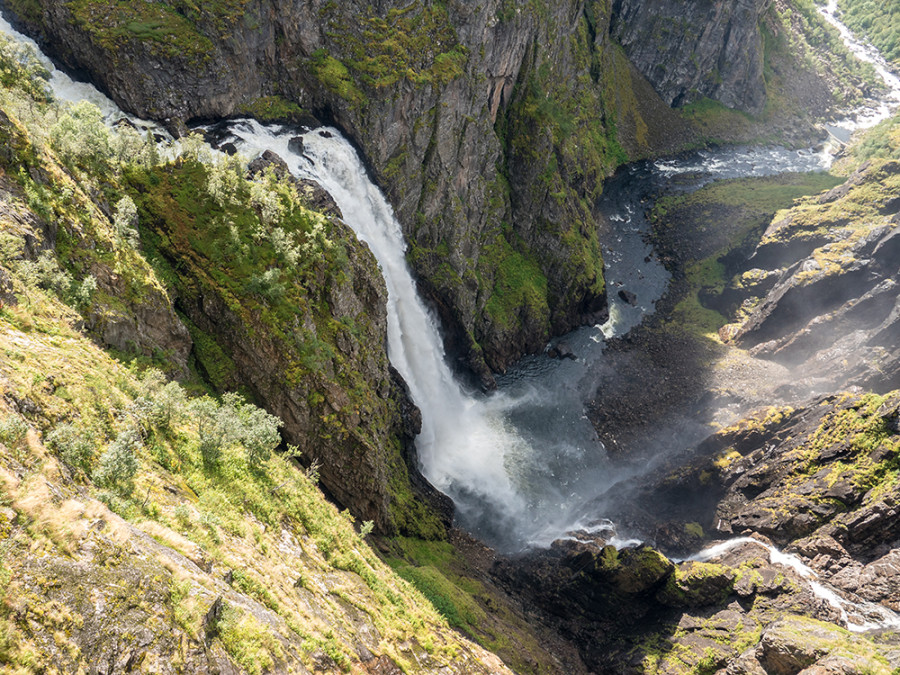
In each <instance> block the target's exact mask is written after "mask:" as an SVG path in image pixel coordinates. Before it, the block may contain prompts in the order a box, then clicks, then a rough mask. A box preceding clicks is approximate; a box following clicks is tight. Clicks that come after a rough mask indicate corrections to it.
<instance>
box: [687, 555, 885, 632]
mask: <svg viewBox="0 0 900 675" xmlns="http://www.w3.org/2000/svg"><path fill="white" fill-rule="evenodd" d="M745 544H755V545H756V546H761V547H762V548H764V549H766V551H767V552H768V554H769V562H770V563H772V564H773V565H782V566H784V567H789V568H790V569H792V570H794V572H796V573H797V574H798V575H799V576H801V577H802V578H803V579H804V580H805V581H806V583H807V584H808V585H809V588H810V590H811V591H812V592H813V594H814V595H815V596H816V597H818V598H821V599H822V600H824V601H826V602H827V603H828V604H830V605H831V606H832V607H834V608H835V609H837V610H838V611H839V612H840V614H841V620H842V621H843V622H844V624H845V625H846V626H847V629H848V630H851V631H854V632H857V633H862V632H865V631H870V630H882V629H891V630H898V629H900V616H898V615H897V614H896V613H895V612H892V611H891V610H889V609H888V608H887V607H884V606H883V605H879V604H876V603H874V602H866V601H860V602H853V601H851V600H847V599H845V598H843V597H841V596H840V595H838V594H837V593H836V592H835V591H834V590H833V589H831V588H829V587H828V586H827V585H825V584H824V583H823V582H821V581H819V580H818V578H819V575H818V574H817V573H816V571H815V570H813V569H811V568H810V567H809V566H807V565H806V564H805V563H804V562H803V561H802V560H801V559H800V558H799V557H798V556H796V555H792V554H790V553H784V552H783V551H779V550H778V549H777V548H775V547H774V546H772V545H771V544H766V543H765V542H762V541H759V540H758V539H753V538H752V537H737V538H735V539H729V540H728V541H724V542H722V543H720V544H716V545H714V546H711V547H709V548H706V549H704V550H702V551H700V552H699V553H696V554H694V555H692V556H690V557H689V558H687V560H693V561H696V562H707V561H709V560H713V559H715V558H718V557H719V556H721V555H723V554H724V553H727V552H728V551H730V550H732V549H735V548H738V547H740V546H743V545H745Z"/></svg>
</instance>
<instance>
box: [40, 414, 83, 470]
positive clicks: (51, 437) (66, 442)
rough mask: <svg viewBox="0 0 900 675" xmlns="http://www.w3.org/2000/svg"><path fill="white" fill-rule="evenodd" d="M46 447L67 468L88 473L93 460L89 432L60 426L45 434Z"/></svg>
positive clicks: (71, 425) (68, 425)
mask: <svg viewBox="0 0 900 675" xmlns="http://www.w3.org/2000/svg"><path fill="white" fill-rule="evenodd" d="M46 441H47V445H48V446H49V447H50V449H51V450H53V451H54V452H55V453H56V454H57V456H58V457H59V458H60V459H61V460H62V461H63V462H65V463H66V464H68V465H69V466H73V467H76V468H79V469H82V470H83V471H88V470H89V469H90V466H91V462H92V461H93V459H94V445H95V444H94V442H93V441H92V440H91V438H90V432H88V431H87V430H85V429H79V428H78V427H76V426H75V425H74V424H61V425H59V426H58V427H56V428H55V429H54V430H53V431H51V432H50V433H49V434H47V438H46Z"/></svg>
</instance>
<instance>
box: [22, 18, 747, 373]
mask: <svg viewBox="0 0 900 675" xmlns="http://www.w3.org/2000/svg"><path fill="white" fill-rule="evenodd" d="M657 4H660V3H657ZM8 6H9V8H10V9H12V10H13V11H14V12H15V13H16V15H17V16H18V17H19V19H20V21H21V22H22V24H23V25H24V26H25V27H26V28H27V29H29V30H30V31H31V32H32V33H34V34H36V35H38V36H42V38H43V40H44V43H45V44H46V45H47V47H48V48H49V49H51V50H52V51H54V52H55V53H56V55H57V56H58V57H59V58H60V59H61V60H62V61H63V62H65V63H67V64H68V65H70V66H71V67H74V68H78V69H80V70H84V71H87V72H88V73H89V74H90V76H91V77H92V78H93V79H94V80H95V81H97V82H98V83H100V84H101V85H102V86H103V88H104V89H106V90H107V91H109V92H110V93H111V95H112V96H113V98H115V99H116V101H117V102H119V103H120V104H121V105H122V106H123V107H125V108H126V109H128V110H130V111H133V112H135V113H137V114H139V115H143V116H147V117H152V118H156V119H166V118H168V119H171V120H192V119H198V118H210V117H223V116H228V115H235V114H241V113H244V112H252V111H255V112H257V113H258V112H259V111H260V110H261V109H264V108H265V103H264V102H266V101H271V100H273V99H271V98H267V97H272V96H273V95H277V96H279V97H283V98H284V99H288V100H290V101H293V102H296V103H298V104H299V105H300V106H302V107H303V108H305V109H307V110H309V111H311V112H314V113H316V114H318V115H319V116H320V117H322V118H324V119H327V120H329V121H332V122H335V123H336V124H338V125H339V126H341V127H342V128H343V129H344V130H346V131H347V132H348V134H349V135H350V136H351V137H352V138H353V139H354V140H355V141H356V142H357V143H358V144H359V146H360V147H361V148H362V150H363V152H364V154H365V156H366V157H367V159H368V160H369V162H370V167H371V169H372V171H373V173H374V175H375V177H376V179H377V180H378V182H379V183H380V184H381V185H382V186H383V187H384V188H385V190H386V192H387V193H388V196H389V198H390V200H391V202H392V204H393V205H394V207H395V209H396V211H397V214H398V216H399V218H400V220H401V222H402V224H403V226H404V231H405V233H406V237H407V240H408V241H409V243H410V253H409V260H410V262H411V264H412V265H413V267H414V268H415V271H416V272H417V275H418V277H419V279H420V282H421V286H422V289H423V291H425V293H426V295H427V296H428V297H429V298H430V300H431V301H432V302H433V303H434V305H435V307H436V308H437V310H438V311H439V313H440V314H441V317H442V319H443V320H444V324H445V328H446V329H447V335H448V345H449V346H450V347H451V348H452V351H453V352H454V353H455V354H457V355H460V356H462V357H464V358H465V360H466V362H467V363H468V364H469V365H470V366H471V367H472V368H473V369H474V370H475V372H476V373H478V374H479V375H480V376H481V377H482V379H483V380H484V381H485V382H486V383H489V382H490V380H491V375H490V372H489V370H488V368H489V369H492V370H495V371H496V370H502V369H504V368H505V366H506V365H507V364H508V363H510V362H511V361H512V360H513V359H515V358H516V357H518V356H519V355H521V354H522V353H524V352H528V351H536V350H538V349H540V348H542V347H543V345H544V344H545V343H546V340H547V338H548V337H549V336H550V335H551V334H558V333H561V332H563V331H566V330H568V329H570V328H572V327H573V326H575V325H578V324H579V323H583V322H586V321H596V320H598V319H599V318H601V317H602V314H603V312H604V308H605V300H604V297H605V296H604V293H605V288H604V282H603V270H602V257H601V254H600V251H599V249H598V246H597V243H596V236H595V234H596V232H597V228H598V227H604V225H603V223H602V222H598V217H597V215H596V214H595V213H594V208H593V207H594V199H595V197H596V196H597V194H598V193H599V190H600V189H601V187H600V186H601V184H602V180H603V178H604V177H605V176H606V175H608V174H609V173H610V172H611V171H612V170H613V169H614V168H615V167H616V166H617V165H618V164H619V163H621V162H622V161H623V160H625V159H627V158H629V157H635V156H639V155H643V154H646V153H648V152H650V151H665V150H673V149H675V148H677V147H678V146H680V145H682V144H683V143H685V142H688V141H690V140H691V138H692V137H693V134H692V132H691V131H690V130H689V128H688V126H687V125H686V123H684V122H682V121H681V120H680V119H679V118H678V116H677V115H675V114H673V113H672V112H671V111H670V110H669V109H668V108H667V106H666V105H665V104H664V103H663V102H662V101H660V99H659V97H658V96H657V94H656V93H655V92H654V90H653V87H651V84H652V85H653V86H655V87H656V88H657V90H658V91H660V92H661V93H663V95H664V98H665V99H666V100H667V101H668V102H675V103H679V102H684V101H687V100H691V99H692V98H693V97H695V96H696V95H705V96H710V97H713V98H718V99H719V100H721V101H722V102H724V103H725V104H726V105H729V106H734V107H741V108H744V109H746V110H748V111H750V112H758V111H759V110H760V109H761V108H762V105H763V104H764V101H765V83H764V82H763V81H762V79H761V76H760V68H761V66H760V63H761V61H760V59H761V57H760V53H761V52H760V38H759V27H758V18H759V14H760V12H761V11H762V10H763V9H764V7H765V4H764V3H762V4H761V3H742V4H740V5H739V6H737V7H736V8H734V9H722V10H715V9H714V8H712V7H713V6H712V5H709V7H707V4H706V3H699V4H698V6H697V8H696V11H695V12H693V13H692V14H691V15H690V17H688V18H689V20H688V21H687V22H686V23H684V22H682V23H679V24H678V25H677V28H675V29H674V30H672V32H671V34H669V33H668V32H666V31H657V32H658V33H660V35H657V36H656V38H655V40H656V42H653V41H651V40H644V39H643V38H640V36H641V35H643V33H644V32H646V31H647V30H650V31H652V30H653V28H652V26H653V20H652V16H653V14H654V11H655V10H656V9H659V10H660V11H663V10H662V9H660V8H659V7H656V5H654V6H653V7H649V6H648V7H643V6H640V5H637V4H636V3H616V4H614V5H613V6H610V5H609V4H605V3H602V2H596V1H592V2H586V3H583V2H575V1H567V2H563V3H544V2H538V3H516V2H510V1H509V0H502V1H501V0H490V1H488V2H485V3H483V4H479V5H475V6H473V5H471V4H470V3H460V2H450V3H447V4H446V5H444V4H437V3H435V4H432V3H428V2H413V3H411V4H402V3H392V2H389V3H380V4H377V5H376V4H368V3H349V4H348V3H341V4H335V3H325V2H313V3H290V2H287V1H282V0H278V1H272V0H267V1H264V0H251V1H249V2H223V3H213V4H211V5H204V6H203V7H202V8H198V7H195V6H193V5H189V4H184V3H177V2H171V3H149V2H140V3H130V4H127V5H126V4H123V3H117V4H110V3H108V2H100V1H97V0H80V1H78V2H67V3H51V2H37V3H26V2H22V1H21V0H11V1H10V2H9V3H8ZM679 6H680V5H679ZM670 10H671V11H670ZM665 11H669V13H672V12H678V11H680V10H679V9H677V8H673V7H669V8H668V9H666V10H665ZM707 23H708V26H707V25H705V24H707ZM700 24H704V26H703V29H702V30H701V28H700ZM611 33H612V35H614V36H616V37H617V38H619V39H621V40H622V41H623V43H624V44H625V45H626V52H625V53H623V52H622V50H621V48H620V47H619V45H618V44H617V43H616V41H615V40H614V39H612V38H611V37H610V34H611ZM660 41H662V42H663V43H665V44H661V43H660ZM639 43H640V44H645V43H646V44H647V45H655V46H656V47H659V48H660V49H661V50H662V51H660V52H658V53H657V54H656V55H655V56H654V55H653V54H651V53H650V52H647V53H638V52H637V51H635V50H636V49H637V45H638V44H639ZM626 54H628V55H629V56H631V57H632V60H633V61H634V63H635V64H637V68H635V65H632V61H629V59H628V58H627V57H626ZM698 54H699V55H700V56H699V57H698ZM653 58H663V59H665V61H666V64H667V66H666V67H667V68H669V71H670V72H669V75H668V77H666V78H662V79H660V78H659V77H658V73H659V72H660V69H659V68H657V70H656V71H653V70H652V68H651V65H650V63H649V62H650V60H652V59H653ZM714 67H717V68H718V75H715V74H714V73H713V74H711V73H712V72H713V71H712V70H711V69H713V68H714ZM642 73H643V74H642ZM645 76H648V78H646V77H645ZM647 79H649V81H650V84H648V81H647ZM739 90H740V91H741V92H743V93H742V94H739V93H738V91H739ZM261 102H263V103H261Z"/></svg>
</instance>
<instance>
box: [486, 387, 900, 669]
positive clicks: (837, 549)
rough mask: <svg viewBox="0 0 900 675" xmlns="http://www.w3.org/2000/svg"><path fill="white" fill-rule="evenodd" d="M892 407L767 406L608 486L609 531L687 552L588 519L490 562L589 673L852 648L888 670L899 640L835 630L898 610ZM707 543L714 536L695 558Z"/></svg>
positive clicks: (774, 661)
mask: <svg viewBox="0 0 900 675" xmlns="http://www.w3.org/2000/svg"><path fill="white" fill-rule="evenodd" d="M898 406H900V393H896V392H895V393H893V394H890V395H887V396H875V395H860V394H856V395H851V394H846V395H840V396H831V397H825V398H822V399H818V400H815V401H812V402H811V403H810V404H809V405H807V406H805V407H803V408H798V409H792V408H781V409H776V408H772V409H769V410H765V411H762V412H761V413H759V414H757V415H755V416H752V417H749V418H747V419H746V420H743V421H742V422H740V423H739V424H737V425H735V426H733V427H730V428H727V429H724V430H722V431H721V432H719V433H718V434H716V435H714V436H712V437H710V438H709V439H707V440H706V441H704V442H703V443H702V444H701V445H700V446H699V447H696V448H694V449H693V451H692V452H691V453H689V454H688V455H685V456H681V457H677V458H672V459H671V460H670V461H669V462H667V463H666V465H665V466H664V467H662V468H660V469H658V470H655V471H650V472H649V473H648V474H647V475H642V476H640V477H639V478H637V479H633V480H631V481H625V482H623V483H620V484H618V485H615V486H614V487H613V488H611V490H610V492H611V497H612V498H611V499H609V500H608V501H607V502H606V503H605V510H604V515H608V516H610V517H611V518H612V519H613V520H614V521H615V523H616V524H617V526H618V527H619V531H620V532H621V531H628V532H634V533H643V534H644V536H645V537H646V538H647V539H648V540H650V541H653V540H655V544H656V545H657V546H658V547H659V548H660V549H662V550H664V551H669V552H672V553H674V554H676V555H679V556H684V555H688V554H690V555H692V556H695V557H693V558H692V559H688V560H685V561H683V562H679V563H673V562H672V561H670V560H668V559H667V558H666V557H665V556H663V555H661V554H660V553H659V552H657V551H656V550H654V549H652V548H650V547H649V546H647V545H643V546H639V547H637V548H626V549H619V550H616V548H614V547H613V546H610V545H608V542H607V541H606V539H609V538H610V537H611V536H612V535H613V534H615V532H614V530H613V529H612V528H611V525H609V526H606V527H599V525H598V526H597V527H594V528H593V531H594V532H597V531H599V532H600V534H599V535H598V534H589V533H588V532H586V531H579V532H572V533H571V535H570V536H571V538H570V539H568V540H563V541H558V542H556V543H554V544H553V546H552V547H551V548H550V549H549V550H548V551H542V552H535V553H531V554H528V555H525V556H524V557H522V558H520V559H517V560H515V561H513V562H501V563H499V564H498V565H497V567H496V569H495V574H496V575H497V576H498V577H499V578H500V579H501V580H502V582H503V583H504V584H506V585H507V586H509V587H512V588H514V589H516V591H517V592H518V593H520V594H521V595H522V596H523V597H524V598H525V599H526V602H528V603H530V604H531V606H532V607H534V609H535V611H536V612H537V613H538V615H539V616H543V619H544V621H546V622H548V623H549V624H550V625H553V626H555V627H556V628H557V630H559V631H560V632H561V633H562V634H564V635H570V636H571V637H572V640H573V641H574V642H575V643H576V644H577V645H578V646H579V648H580V650H581V654H582V657H583V658H584V660H585V663H586V664H588V666H589V667H591V668H593V669H594V670H596V671H598V672H611V673H632V672H635V673H637V672H641V673H647V672H649V673H687V672H698V671H701V672H702V671H705V670H707V669H708V670H709V671H710V672H713V671H715V670H719V669H725V668H727V671H726V672H728V673H761V672H764V673H770V674H771V673H776V672H777V673H781V672H784V673H798V672H800V671H801V670H802V669H804V668H813V667H821V668H823V669H824V668H829V667H832V666H833V665H834V664H835V663H837V662H838V661H840V659H839V658H838V657H839V656H841V657H843V656H847V655H848V654H855V655H857V656H858V658H859V659H860V661H859V663H862V662H863V661H865V662H866V663H869V664H870V666H871V667H873V668H875V669H876V670H877V669H879V668H881V669H883V672H889V671H890V668H892V667H895V666H896V663H895V661H896V660H897V654H896V652H894V651H893V649H892V648H887V649H885V648H883V647H880V646H879V645H877V644H873V642H872V641H870V640H869V639H865V637H852V636H851V634H850V633H849V632H848V631H847V630H846V629H845V626H847V625H850V624H852V625H851V628H854V629H861V628H862V627H863V626H864V625H865V624H871V626H873V627H875V626H893V625H895V624H894V623H891V622H897V621H900V618H898V617H897V616H896V615H894V614H891V612H890V610H894V609H896V607H897V603H898V599H900V577H898V575H897V573H896V569H895V567H894V565H895V563H896V561H897V556H898V552H900V550H898V549H897V548H896V543H897V541H898V539H900V530H898V526H897V515H898V513H900V506H898V505H900V497H898V495H897V485H896V477H895V466H896V455H897V452H898V449H900V445H898V444H900V436H898V433H897V429H898V423H897V420H898V419H900V407H898ZM606 522H607V524H608V523H609V521H606ZM711 539H720V540H725V543H724V544H723V545H722V546H720V547H718V548H717V549H712V550H710V551H709V552H708V553H705V554H704V555H702V556H697V555H696V554H697V553H698V551H701V550H703V549H706V548H708V547H709V546H710V540H711ZM773 542H774V543H775V544H778V545H780V546H783V547H785V550H786V551H788V552H791V553H794V554H796V555H798V556H799V558H797V559H795V560H793V561H789V560H787V559H785V558H784V557H779V555H778V552H777V551H775V550H774V547H773V545H772V544H773ZM801 562H803V563H805V564H807V565H809V567H810V568H812V570H814V571H815V573H817V574H818V576H817V577H815V578H814V577H813V574H812V572H810V571H808V570H804V569H803V568H802V567H800V563H801ZM813 579H814V580H815V581H816V582H817V583H824V584H828V585H829V586H830V587H831V588H832V589H835V593H836V595H834V596H832V597H831V599H823V598H825V596H824V595H823V594H822V592H821V591H819V590H816V589H814V588H813V587H811V586H810V580H813ZM807 638H808V639H807ZM848 658H850V657H848ZM888 663H893V665H891V666H890V667H888ZM809 672H826V671H824V670H822V671H817V670H811V671H809ZM847 672H861V671H856V670H851V671H847Z"/></svg>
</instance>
